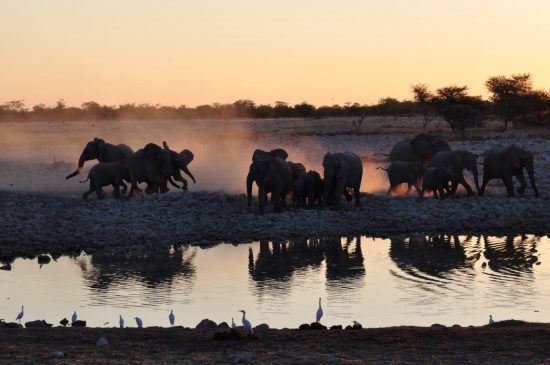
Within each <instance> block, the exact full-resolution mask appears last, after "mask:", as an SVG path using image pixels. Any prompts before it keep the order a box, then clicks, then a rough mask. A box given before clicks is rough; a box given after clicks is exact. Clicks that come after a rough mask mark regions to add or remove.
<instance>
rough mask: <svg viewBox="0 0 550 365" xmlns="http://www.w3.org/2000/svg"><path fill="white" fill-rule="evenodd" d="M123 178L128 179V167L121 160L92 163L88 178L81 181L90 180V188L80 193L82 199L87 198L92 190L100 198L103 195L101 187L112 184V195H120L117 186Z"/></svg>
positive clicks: (121, 182)
mask: <svg viewBox="0 0 550 365" xmlns="http://www.w3.org/2000/svg"><path fill="white" fill-rule="evenodd" d="M123 179H126V180H130V178H129V174H128V167H127V166H126V165H125V164H124V163H121V162H100V163H98V164H96V165H94V166H93V167H92V168H91V169H90V172H89V173H88V178H87V179H86V180H84V181H81V183H85V182H86V181H88V180H90V189H89V190H88V191H87V192H85V193H84V194H83V195H82V198H83V199H86V198H88V195H90V194H91V193H93V192H94V191H95V192H96V194H97V198H98V199H101V198H102V195H103V189H102V188H103V187H104V186H108V185H112V186H113V189H114V190H113V195H114V196H115V197H116V198H118V197H120V190H119V187H120V186H122V185H123V184H124V183H123Z"/></svg>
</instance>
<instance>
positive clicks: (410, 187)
mask: <svg viewBox="0 0 550 365" xmlns="http://www.w3.org/2000/svg"><path fill="white" fill-rule="evenodd" d="M412 187H413V186H412V184H411V183H407V195H409V194H410V193H411V190H412Z"/></svg>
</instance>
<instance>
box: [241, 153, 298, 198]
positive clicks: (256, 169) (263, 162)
mask: <svg viewBox="0 0 550 365" xmlns="http://www.w3.org/2000/svg"><path fill="white" fill-rule="evenodd" d="M273 157H279V158H281V159H282V160H286V159H287V158H288V153H287V152H286V151H285V150H284V149H282V148H276V149H273V150H271V151H264V150H260V149H257V150H255V151H254V153H253V154H252V164H251V165H250V168H249V169H248V175H247V176H246V195H247V202H248V205H249V206H250V204H251V202H252V185H253V183H254V181H256V185H258V189H259V188H260V186H259V184H258V182H260V183H261V181H262V180H263V177H264V175H265V173H266V171H267V161H269V160H270V159H271V158H273ZM254 162H258V163H257V164H256V165H254Z"/></svg>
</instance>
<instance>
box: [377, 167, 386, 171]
mask: <svg viewBox="0 0 550 365" xmlns="http://www.w3.org/2000/svg"><path fill="white" fill-rule="evenodd" d="M376 169H377V170H384V171H388V169H385V168H383V167H382V166H378V167H377V168H376Z"/></svg>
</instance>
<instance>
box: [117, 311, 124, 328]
mask: <svg viewBox="0 0 550 365" xmlns="http://www.w3.org/2000/svg"><path fill="white" fill-rule="evenodd" d="M118 327H119V328H124V318H122V316H121V315H120V314H119V315H118Z"/></svg>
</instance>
